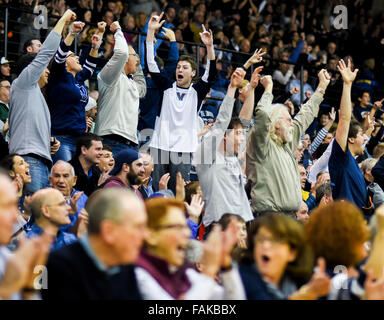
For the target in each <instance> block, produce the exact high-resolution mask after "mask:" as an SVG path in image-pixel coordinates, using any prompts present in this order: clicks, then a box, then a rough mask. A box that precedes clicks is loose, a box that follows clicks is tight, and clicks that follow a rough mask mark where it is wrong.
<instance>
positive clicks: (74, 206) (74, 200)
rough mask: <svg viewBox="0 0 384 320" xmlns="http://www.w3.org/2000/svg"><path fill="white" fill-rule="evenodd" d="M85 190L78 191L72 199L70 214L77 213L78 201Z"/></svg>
mask: <svg viewBox="0 0 384 320" xmlns="http://www.w3.org/2000/svg"><path fill="white" fill-rule="evenodd" d="M83 193H84V192H83V191H81V192H77V193H76V194H75V195H74V196H73V197H72V198H71V200H70V205H71V211H70V214H75V213H76V212H77V209H78V207H77V202H78V201H79V199H80V197H81V196H82V195H83Z"/></svg>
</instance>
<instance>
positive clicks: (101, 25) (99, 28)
mask: <svg viewBox="0 0 384 320" xmlns="http://www.w3.org/2000/svg"><path fill="white" fill-rule="evenodd" d="M106 26H107V23H106V22H104V21H102V22H98V23H97V32H98V33H99V34H104V32H105V27H106Z"/></svg>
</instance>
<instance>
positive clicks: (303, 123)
mask: <svg viewBox="0 0 384 320" xmlns="http://www.w3.org/2000/svg"><path fill="white" fill-rule="evenodd" d="M318 77H319V81H320V83H319V85H318V87H317V89H316V93H315V94H314V95H313V96H312V97H311V99H309V101H308V102H307V103H306V104H304V105H303V106H302V107H301V110H300V112H299V113H298V114H297V115H296V116H295V118H294V119H292V118H291V116H290V115H289V113H288V111H287V108H286V107H285V106H284V105H272V100H273V95H272V89H273V82H272V78H271V77H270V76H265V77H263V78H262V79H261V83H262V85H263V86H264V88H265V90H264V94H263V96H262V97H261V99H260V101H259V104H258V107H257V110H258V111H257V113H256V117H255V126H254V128H253V129H252V131H251V133H250V136H249V138H248V144H247V160H246V161H247V162H246V172H247V177H248V179H249V180H251V182H250V183H251V186H252V187H251V188H252V190H251V197H252V208H253V210H254V214H256V215H260V214H263V213H265V212H271V211H272V212H281V213H284V214H288V215H291V216H292V217H296V212H297V211H298V210H299V208H300V204H301V198H302V195H301V188H300V180H299V171H298V167H297V161H296V159H295V156H294V151H295V150H296V148H297V146H298V144H299V141H300V137H301V136H302V134H303V132H304V131H305V130H306V129H307V128H308V127H309V125H310V124H311V122H312V121H313V119H314V118H315V117H316V116H317V113H318V112H319V105H320V103H321V101H322V99H323V95H324V93H325V89H326V88H327V86H328V84H329V81H330V80H329V75H328V73H327V71H326V70H324V69H323V70H321V71H320V72H319V75H318ZM260 177H263V178H262V179H260Z"/></svg>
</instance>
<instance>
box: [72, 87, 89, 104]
mask: <svg viewBox="0 0 384 320" xmlns="http://www.w3.org/2000/svg"><path fill="white" fill-rule="evenodd" d="M75 85H76V87H78V88H79V91H80V94H81V99H80V101H81V102H84V103H88V91H87V88H86V87H85V86H84V85H82V84H78V83H76V84H75Z"/></svg>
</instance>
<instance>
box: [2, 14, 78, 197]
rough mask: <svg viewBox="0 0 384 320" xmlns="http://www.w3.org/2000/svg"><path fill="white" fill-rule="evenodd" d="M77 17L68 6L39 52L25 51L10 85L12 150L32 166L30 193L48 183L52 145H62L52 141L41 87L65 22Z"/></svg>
mask: <svg viewBox="0 0 384 320" xmlns="http://www.w3.org/2000/svg"><path fill="white" fill-rule="evenodd" d="M75 18H76V15H75V14H74V13H73V12H72V11H71V10H67V11H66V12H65V14H64V15H63V16H62V17H61V19H60V20H59V21H58V22H57V24H56V26H55V27H54V28H53V30H52V31H51V32H50V33H49V35H48V37H47V38H46V39H45V41H44V43H43V46H42V47H41V49H40V51H39V53H38V54H37V55H36V56H35V55H34V54H27V55H24V56H23V57H22V58H21V59H20V60H19V64H18V69H19V72H20V73H19V76H18V78H17V79H15V80H14V81H13V83H12V86H11V99H10V106H11V108H10V110H9V127H10V130H9V150H10V152H11V153H17V154H19V155H22V156H23V158H24V159H25V160H26V161H27V162H28V164H29V166H30V173H31V177H32V183H30V184H28V185H27V186H26V192H27V193H33V192H35V191H37V190H39V189H42V188H44V187H47V186H48V176H49V171H48V167H49V166H50V165H51V162H52V159H51V148H52V147H53V148H54V149H55V150H56V151H57V149H58V146H59V143H55V145H54V146H52V147H51V145H50V136H51V119H50V115H49V109H48V105H47V103H46V101H45V98H44V96H43V94H42V92H41V88H43V87H45V85H46V84H47V82H48V75H49V71H48V69H47V66H48V63H49V61H50V60H51V58H52V57H53V55H54V54H55V52H56V51H57V49H58V47H59V44H60V39H61V33H62V31H63V28H64V25H65V23H66V22H69V21H73V20H74V19H75ZM25 137H28V138H27V139H25ZM53 148H52V149H53Z"/></svg>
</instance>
